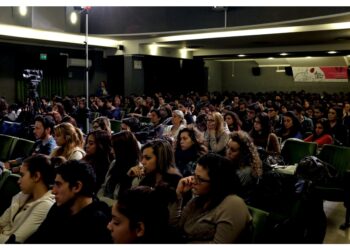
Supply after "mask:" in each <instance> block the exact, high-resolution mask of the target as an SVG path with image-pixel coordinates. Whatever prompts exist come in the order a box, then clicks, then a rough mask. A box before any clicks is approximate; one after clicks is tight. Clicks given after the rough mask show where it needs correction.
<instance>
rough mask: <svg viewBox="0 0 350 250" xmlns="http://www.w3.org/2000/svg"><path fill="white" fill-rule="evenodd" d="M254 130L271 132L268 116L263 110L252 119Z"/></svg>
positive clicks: (264, 132) (265, 132) (263, 132)
mask: <svg viewBox="0 0 350 250" xmlns="http://www.w3.org/2000/svg"><path fill="white" fill-rule="evenodd" d="M253 128H254V130H255V131H256V132H261V133H262V134H265V135H267V134H269V133H270V132H271V125H270V119H269V116H268V115H267V114H266V113H265V112H261V113H260V114H258V115H257V116H256V117H255V119H254V127H253Z"/></svg>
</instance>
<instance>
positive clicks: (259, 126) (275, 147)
mask: <svg viewBox="0 0 350 250" xmlns="http://www.w3.org/2000/svg"><path fill="white" fill-rule="evenodd" d="M271 130H272V129H271V125H270V121H269V117H268V115H267V114H266V113H265V112H261V113H260V114H258V115H257V116H256V117H255V119H254V126H253V128H252V130H251V131H250V132H249V135H250V136H251V138H252V139H253V141H254V144H255V146H257V147H261V148H262V149H264V150H266V151H267V152H270V153H278V154H279V153H280V152H281V145H280V143H279V141H278V138H277V136H276V134H274V133H271Z"/></svg>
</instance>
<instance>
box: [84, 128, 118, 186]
mask: <svg viewBox="0 0 350 250" xmlns="http://www.w3.org/2000/svg"><path fill="white" fill-rule="evenodd" d="M89 136H93V137H94V139H95V144H96V152H95V153H94V154H93V155H85V157H84V158H83V160H84V161H86V162H88V163H90V164H91V166H92V167H93V168H94V169H95V172H96V178H97V181H96V184H97V188H99V186H100V185H101V184H102V183H103V181H104V178H105V176H106V173H107V171H108V168H109V165H110V163H111V162H112V160H113V154H112V143H111V136H110V134H109V133H108V132H107V131H105V130H96V131H92V132H90V133H89V134H88V135H87V137H86V142H87V140H88V138H89Z"/></svg>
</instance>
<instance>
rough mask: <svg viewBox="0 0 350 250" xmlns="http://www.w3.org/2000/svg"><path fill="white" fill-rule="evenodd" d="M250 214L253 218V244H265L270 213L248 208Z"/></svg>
mask: <svg viewBox="0 0 350 250" xmlns="http://www.w3.org/2000/svg"><path fill="white" fill-rule="evenodd" d="M248 209H249V212H250V214H251V216H252V218H253V235H252V243H264V240H266V239H265V235H266V233H267V228H268V227H267V222H268V217H269V215H270V214H269V213H268V212H266V211H263V210H261V209H258V208H255V207H252V206H248Z"/></svg>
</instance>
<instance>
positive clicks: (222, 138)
mask: <svg viewBox="0 0 350 250" xmlns="http://www.w3.org/2000/svg"><path fill="white" fill-rule="evenodd" d="M228 139H229V136H228V133H227V132H226V131H225V128H224V118H223V117H222V115H221V114H220V113H219V112H212V113H210V114H208V116H207V130H206V131H205V133H204V145H205V146H207V147H208V150H209V152H213V153H218V154H220V155H225V146H226V144H227V141H228Z"/></svg>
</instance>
